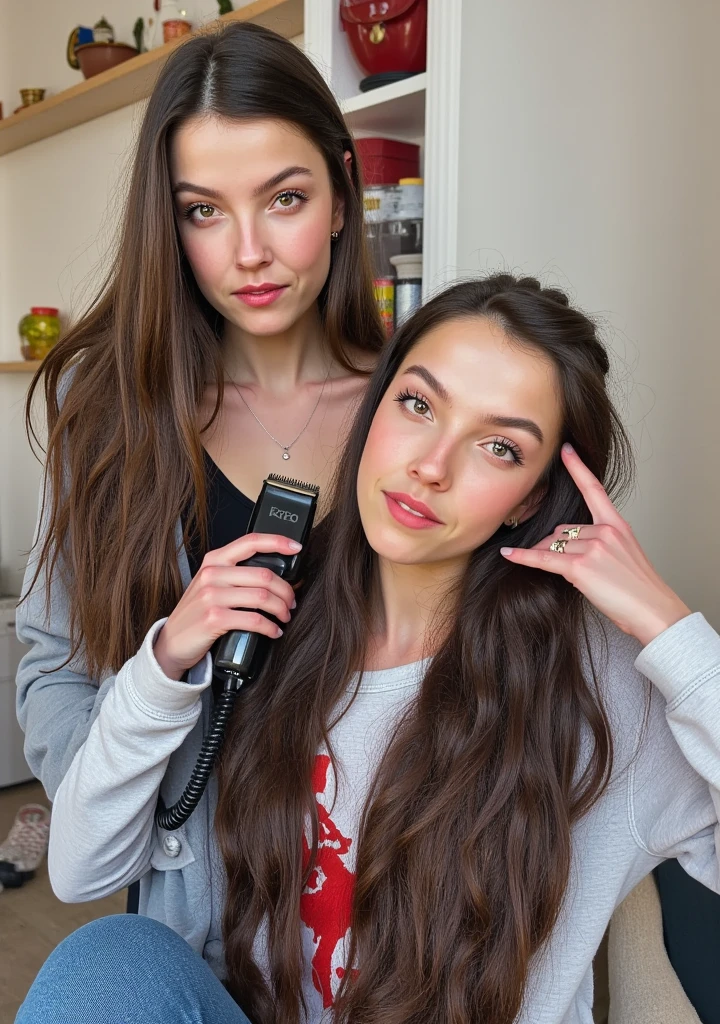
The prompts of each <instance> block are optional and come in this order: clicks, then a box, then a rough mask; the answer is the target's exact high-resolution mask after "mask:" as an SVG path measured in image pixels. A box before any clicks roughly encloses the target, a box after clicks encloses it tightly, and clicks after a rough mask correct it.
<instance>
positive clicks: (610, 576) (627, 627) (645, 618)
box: [501, 444, 690, 646]
mask: <svg viewBox="0 0 720 1024" xmlns="http://www.w3.org/2000/svg"><path fill="white" fill-rule="evenodd" d="M561 457H562V460H563V463H564V465H565V467H566V469H567V471H568V473H569V474H570V476H571V477H572V478H573V480H574V481H575V483H576V484H577V487H578V490H579V491H580V493H581V494H582V496H583V498H584V499H585V502H586V504H587V507H588V509H589V510H590V513H591V515H592V519H593V521H592V525H582V526H578V525H573V524H572V523H567V524H563V525H561V526H558V527H557V529H556V530H555V531H554V533H553V534H552V535H551V536H549V537H546V538H545V539H544V540H541V541H540V543H539V544H536V545H535V546H534V547H533V548H529V549H526V548H507V547H506V548H501V554H502V555H503V556H504V557H505V558H507V559H508V561H510V562H517V563H518V564H519V565H526V566H528V567H529V568H532V569H542V570H543V571H544V572H552V573H557V574H558V575H560V576H564V577H565V579H566V580H567V581H568V582H569V583H572V585H573V586H574V587H577V589H578V590H579V591H580V592H581V593H582V594H584V595H585V597H586V598H587V599H588V601H590V602H591V603H592V604H593V605H595V607H596V608H597V609H598V610H599V611H600V612H602V613H603V615H606V616H607V617H608V618H609V619H611V620H612V621H613V622H614V623H615V625H616V626H618V627H619V628H620V629H621V630H623V632H625V633H629V634H630V635H631V636H634V637H636V638H637V639H638V640H639V641H640V643H641V644H643V646H645V645H647V644H649V643H650V641H651V640H654V639H655V637H656V636H658V635H659V634H660V633H662V632H663V631H664V630H666V629H668V628H669V627H670V626H672V625H674V624H675V623H676V622H678V621H679V620H680V619H683V618H685V616H686V615H689V614H690V609H689V608H688V607H687V605H686V604H685V603H684V602H683V601H682V600H681V599H680V598H679V597H678V595H677V594H676V593H675V592H674V591H673V590H672V589H671V588H670V587H669V586H668V584H667V583H665V581H664V580H663V579H662V577H661V576H659V575H658V573H657V571H656V570H655V569H654V567H653V566H652V564H651V563H650V561H649V560H648V558H647V556H646V555H645V552H644V551H643V549H642V548H641V547H640V544H639V543H638V541H637V540H636V538H635V535H634V534H633V531H632V529H631V527H630V525H629V524H628V523H627V522H626V521H625V520H624V519H623V518H622V516H621V515H620V513H619V512H618V510H617V509H616V508H615V506H614V505H613V503H612V501H611V500H610V498H609V497H608V495H607V493H606V491H605V489H604V487H603V486H602V484H601V483H600V481H599V480H598V479H597V477H595V476H594V475H593V473H591V471H590V470H589V469H588V468H587V466H586V465H585V464H584V462H583V461H582V459H581V458H580V456H579V455H578V454H577V452H576V451H575V450H574V449H573V448H572V447H571V446H570V445H568V444H566V445H563V448H562V453H561Z"/></svg>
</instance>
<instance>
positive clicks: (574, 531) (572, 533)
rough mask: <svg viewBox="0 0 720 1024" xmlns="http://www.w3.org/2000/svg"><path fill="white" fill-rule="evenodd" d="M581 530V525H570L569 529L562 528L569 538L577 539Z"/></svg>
mask: <svg viewBox="0 0 720 1024" xmlns="http://www.w3.org/2000/svg"><path fill="white" fill-rule="evenodd" d="M581 530H582V526H571V527H570V529H569V530H563V533H566V534H567V535H568V537H569V538H570V540H577V539H578V537H579V536H580V531H581Z"/></svg>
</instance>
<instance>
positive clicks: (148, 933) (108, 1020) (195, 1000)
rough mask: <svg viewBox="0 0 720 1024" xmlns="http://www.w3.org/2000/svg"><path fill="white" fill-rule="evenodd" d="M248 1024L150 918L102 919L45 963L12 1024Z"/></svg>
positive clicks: (201, 966)
mask: <svg viewBox="0 0 720 1024" xmlns="http://www.w3.org/2000/svg"><path fill="white" fill-rule="evenodd" d="M70 1021H72V1022H73V1024H169V1022H172V1024H250V1022H249V1021H248V1019H247V1017H246V1016H245V1014H244V1013H243V1012H242V1010H241V1009H240V1008H239V1006H238V1005H237V1004H236V1003H235V1002H234V1001H233V1000H232V999H231V997H230V996H229V995H228V993H227V991H226V990H225V988H224V987H223V985H222V984H221V983H220V981H219V980H218V979H217V977H216V976H215V975H214V974H213V972H212V971H211V970H210V968H209V967H208V965H207V964H206V963H205V961H204V960H203V959H202V957H200V956H198V954H197V953H195V952H194V950H193V949H191V947H190V946H189V945H188V944H187V942H185V940H184V939H182V938H181V937H180V936H179V935H178V934H177V933H176V932H174V931H172V930H171V929H170V928H168V927H167V926H166V925H164V924H160V923H159V922H158V921H153V920H151V919H150V918H148V917H137V916H136V915H134V914H117V915H114V916H112V917H103V918H100V919H99V920H97V921H91V922H90V924H86V925H84V926H83V927H82V928H79V929H78V930H77V931H76V932H73V934H72V935H69V936H68V938H67V939H65V940H64V942H61V943H60V945H59V946H58V947H57V949H55V950H54V951H53V952H52V953H51V955H50V956H49V957H48V959H47V960H46V962H45V964H44V965H43V967H42V968H41V970H40V973H39V974H38V976H37V978H36V979H35V981H34V983H33V986H32V988H31V989H30V991H29V993H28V995H27V998H26V999H25V1002H24V1003H23V1004H22V1006H21V1007H20V1010H19V1012H18V1015H17V1017H16V1018H15V1024H69V1022H70Z"/></svg>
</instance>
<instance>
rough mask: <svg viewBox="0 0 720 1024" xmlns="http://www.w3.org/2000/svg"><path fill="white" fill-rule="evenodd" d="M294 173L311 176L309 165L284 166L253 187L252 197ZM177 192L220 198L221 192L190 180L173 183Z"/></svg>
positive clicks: (174, 193) (173, 191)
mask: <svg viewBox="0 0 720 1024" xmlns="http://www.w3.org/2000/svg"><path fill="white" fill-rule="evenodd" d="M295 174H309V175H310V177H312V171H311V170H310V168H309V167H286V168H285V170H284V171H279V172H278V173H277V174H274V175H273V176H272V178H268V180H267V181H264V182H263V183H262V185H258V187H257V188H254V189H253V193H252V194H253V196H254V197H255V196H261V195H263V193H265V192H269V191H270V189H271V188H276V187H277V186H278V185H279V184H280V183H281V182H283V181H285V179H286V178H291V177H293V175H295ZM178 192H195V193H197V194H198V195H201V196H207V197H208V199H222V192H218V191H217V190H216V189H214V188H206V187H205V186H203V185H193V183H192V182H191V181H178V183H177V184H176V185H173V188H172V193H173V195H176V194H177V193H178Z"/></svg>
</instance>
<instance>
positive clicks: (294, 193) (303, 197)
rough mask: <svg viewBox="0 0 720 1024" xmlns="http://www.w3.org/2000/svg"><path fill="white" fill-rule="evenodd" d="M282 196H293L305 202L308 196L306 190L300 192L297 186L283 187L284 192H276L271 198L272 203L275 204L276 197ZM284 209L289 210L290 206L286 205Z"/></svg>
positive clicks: (280, 197)
mask: <svg viewBox="0 0 720 1024" xmlns="http://www.w3.org/2000/svg"><path fill="white" fill-rule="evenodd" d="M283 196H295V198H296V199H299V200H300V202H301V203H306V202H307V201H308V199H309V198H310V197H309V196H308V194H307V192H302V191H301V190H300V189H299V188H288V189H285V191H284V192H278V194H277V195H276V196H275V198H274V199H273V204H275V203H276V202H277V201H278V199H282V197H283ZM285 209H286V210H290V209H292V207H290V206H286V207H285Z"/></svg>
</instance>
